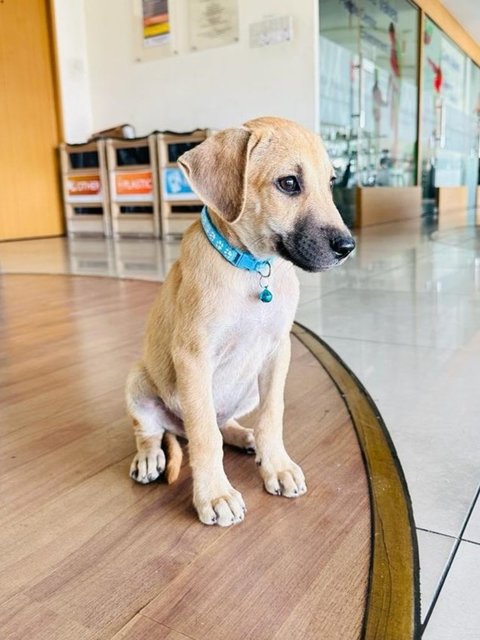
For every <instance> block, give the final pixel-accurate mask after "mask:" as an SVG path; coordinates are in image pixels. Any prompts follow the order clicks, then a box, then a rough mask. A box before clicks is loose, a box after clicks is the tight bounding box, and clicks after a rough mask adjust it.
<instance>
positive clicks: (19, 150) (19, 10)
mask: <svg viewBox="0 0 480 640" xmlns="http://www.w3.org/2000/svg"><path fill="white" fill-rule="evenodd" d="M0 122H1V126H2V133H1V144H0V184H1V191H0V240H5V239H13V238H29V237H40V236H49V235H60V234H62V233H63V215H62V209H61V201H60V186H59V172H58V160H57V152H56V147H57V145H58V143H59V124H58V113H57V101H56V89H55V78H54V63H53V46H52V38H51V30H50V13H49V3H48V1H47V0H4V1H3V2H1V3H0Z"/></svg>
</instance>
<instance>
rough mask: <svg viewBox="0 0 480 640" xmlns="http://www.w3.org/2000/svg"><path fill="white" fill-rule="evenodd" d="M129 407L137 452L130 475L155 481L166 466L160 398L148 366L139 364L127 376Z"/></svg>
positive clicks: (139, 479)
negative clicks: (146, 367) (148, 371)
mask: <svg viewBox="0 0 480 640" xmlns="http://www.w3.org/2000/svg"><path fill="white" fill-rule="evenodd" d="M126 395H127V407H128V411H129V413H130V415H131V416H132V418H133V430H134V432H135V438H136V443H137V453H136V455H135V457H134V458H133V460H132V464H131V466H130V477H131V478H133V480H136V481H137V482H140V483H141V484H147V483H149V482H154V481H155V480H157V479H158V478H159V476H160V475H161V474H162V473H163V471H164V469H165V453H164V452H163V450H162V446H161V445H162V438H163V434H164V431H165V429H164V426H163V421H162V408H161V401H160V399H159V398H158V395H157V391H156V389H155V386H154V385H153V383H152V381H151V379H150V377H149V375H148V373H147V371H146V369H145V368H144V367H143V365H142V364H138V365H136V366H135V367H134V368H133V369H132V371H131V372H130V374H129V376H128V379H127V388H126Z"/></svg>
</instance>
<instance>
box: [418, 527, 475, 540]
mask: <svg viewBox="0 0 480 640" xmlns="http://www.w3.org/2000/svg"><path fill="white" fill-rule="evenodd" d="M416 529H417V531H424V532H425V533H433V534H434V535H436V536H442V537H443V538H450V540H457V539H458V538H457V537H456V536H451V535H450V534H449V533H441V532H440V531H434V530H433V529H425V528H424V527H416ZM479 544H480V543H479Z"/></svg>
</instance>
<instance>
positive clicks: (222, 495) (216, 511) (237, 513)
mask: <svg viewBox="0 0 480 640" xmlns="http://www.w3.org/2000/svg"><path fill="white" fill-rule="evenodd" d="M193 504H194V506H195V509H196V510H197V513H198V517H199V519H200V521H201V522H203V524H218V525H220V526H221V527H229V526H230V525H232V524H237V523H238V522H241V521H242V520H243V519H244V518H245V512H246V509H245V503H244V502H243V498H242V494H241V493H240V492H239V491H236V489H234V488H233V487H232V485H231V484H230V483H229V482H228V480H226V481H225V482H223V483H221V485H220V486H219V485H217V486H216V487H215V488H214V489H213V488H210V489H205V488H196V489H195V495H194V498H193Z"/></svg>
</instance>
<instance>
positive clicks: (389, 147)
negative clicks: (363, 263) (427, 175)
mask: <svg viewBox="0 0 480 640" xmlns="http://www.w3.org/2000/svg"><path fill="white" fill-rule="evenodd" d="M319 9H320V132H321V135H322V137H323V139H324V142H325V144H326V146H327V150H328V152H329V154H330V157H331V158H332V160H333V164H334V166H335V169H336V171H337V182H336V185H335V187H334V199H335V202H336V204H337V206H338V208H339V210H340V212H341V213H342V215H343V217H344V219H345V221H346V222H347V224H350V225H354V223H355V213H356V212H355V200H356V198H355V191H356V188H357V187H385V186H390V187H401V186H411V185H414V184H415V183H416V147H417V144H416V143H417V91H418V88H417V58H418V54H417V51H418V8H417V7H416V6H414V5H413V4H411V3H410V2H408V0H389V1H388V2H387V0H385V2H381V3H378V4H377V3H373V2H371V1H370V0H364V1H363V2H362V0H356V1H353V0H352V1H347V0H340V1H339V0H320V2H319Z"/></svg>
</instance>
